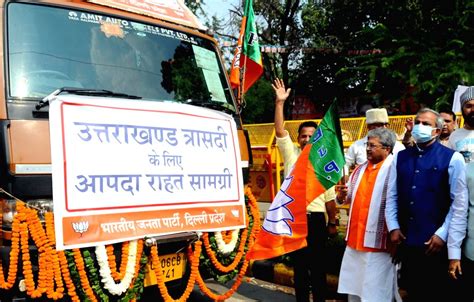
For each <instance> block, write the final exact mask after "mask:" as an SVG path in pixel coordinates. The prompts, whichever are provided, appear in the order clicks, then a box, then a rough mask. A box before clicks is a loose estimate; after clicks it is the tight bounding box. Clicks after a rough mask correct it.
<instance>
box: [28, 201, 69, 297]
mask: <svg viewBox="0 0 474 302" xmlns="http://www.w3.org/2000/svg"><path fill="white" fill-rule="evenodd" d="M25 211H26V222H27V224H28V229H29V230H30V234H31V238H32V239H33V240H34V242H35V244H36V246H37V248H38V252H39V264H40V265H39V272H38V288H39V289H41V292H43V293H44V292H46V296H47V297H48V298H49V299H53V300H59V299H62V298H63V296H64V284H63V280H62V276H61V267H60V264H59V257H58V255H57V252H56V249H55V248H54V245H55V240H54V238H53V240H50V238H51V237H53V236H54V234H52V235H50V236H49V238H48V236H47V232H49V233H51V232H52V231H51V230H50V229H47V230H46V231H45V230H44V229H43V226H42V224H41V221H40V219H39V217H38V212H37V211H36V210H35V209H30V208H27V209H25ZM50 228H51V226H50ZM53 232H54V231H53ZM55 283H56V289H55V288H54V285H55Z"/></svg>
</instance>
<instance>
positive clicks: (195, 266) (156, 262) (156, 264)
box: [151, 240, 202, 302]
mask: <svg viewBox="0 0 474 302" xmlns="http://www.w3.org/2000/svg"><path fill="white" fill-rule="evenodd" d="M201 245H202V243H201V241H199V240H198V241H196V243H195V244H194V256H193V251H192V248H191V246H189V247H188V256H190V259H191V261H190V262H191V274H190V276H189V280H188V285H187V286H186V289H185V290H184V293H183V294H182V295H181V297H180V298H178V299H176V300H175V299H173V297H171V296H170V295H169V293H168V289H167V288H166V284H165V280H164V277H163V272H162V270H161V265H160V259H159V257H158V247H157V246H156V245H153V246H152V247H151V257H152V261H153V271H154V272H155V275H156V280H157V285H158V288H159V289H160V292H161V296H162V297H163V299H164V301H165V302H173V301H179V302H181V301H186V300H187V299H188V297H189V295H190V294H191V292H192V290H193V288H194V283H195V282H196V278H197V276H198V275H199V255H201Z"/></svg>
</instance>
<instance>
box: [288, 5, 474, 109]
mask: <svg viewBox="0 0 474 302" xmlns="http://www.w3.org/2000/svg"><path fill="white" fill-rule="evenodd" d="M473 8H474V1H473V0H455V1H442V2H432V1H421V0H411V1H384V2H379V1H358V0H352V1H348V0H346V1H335V2H334V3H333V4H329V5H325V6H324V7H323V6H321V5H307V6H306V7H305V9H304V10H303V12H304V14H303V18H302V20H303V23H304V25H305V28H307V30H306V31H305V36H306V37H307V38H308V39H310V40H311V41H313V47H326V45H327V44H328V43H327V40H326V39H327V37H337V42H338V44H337V45H335V47H333V50H334V52H337V53H338V55H334V56H333V57H332V58H329V59H328V58H327V55H326V54H322V53H318V52H316V53H310V54H306V55H305V57H304V59H303V60H302V62H303V64H302V66H301V69H300V70H301V71H302V72H298V73H297V77H298V78H299V81H304V79H310V81H311V85H307V86H308V87H309V89H308V92H307V94H308V95H312V94H314V93H316V92H317V91H321V90H323V89H326V90H327V89H329V90H337V91H338V92H339V94H341V95H356V96H359V97H361V96H364V95H382V96H384V97H387V98H390V99H391V100H392V101H397V100H400V99H402V98H403V97H404V96H405V94H406V92H407V90H408V89H409V87H413V88H414V89H413V95H414V97H415V99H416V101H418V102H423V103H425V104H427V105H430V106H438V105H441V104H446V103H449V102H450V101H451V100H452V96H453V92H454V90H455V89H456V87H457V85H458V84H464V85H472V83H473V78H472V77H473V74H474V63H473V62H472V61H471V60H470V59H469V58H472V57H473V50H472V48H471V47H470V45H472V39H473V38H472V37H473V28H472V24H474V22H473V21H474V9H473ZM312 16H319V17H320V20H319V21H314V20H313V18H312ZM318 45H319V46H318ZM357 49H359V50H360V49H362V50H363V49H367V50H371V49H377V50H380V51H381V52H380V53H375V54H371V55H359V56H349V55H348V52H349V50H357ZM325 59H328V60H325ZM314 69H317V72H314ZM321 71H326V72H321ZM336 96H337V95H336Z"/></svg>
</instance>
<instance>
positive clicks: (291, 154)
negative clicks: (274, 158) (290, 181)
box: [276, 131, 336, 212]
mask: <svg viewBox="0 0 474 302" xmlns="http://www.w3.org/2000/svg"><path fill="white" fill-rule="evenodd" d="M276 145H277V146H278V149H279V150H280V154H281V156H282V158H283V164H284V169H285V170H284V175H285V177H286V176H287V175H288V172H289V171H290V170H291V168H292V167H293V165H294V164H295V162H296V160H297V159H298V156H299V155H300V154H301V149H300V148H299V147H298V146H296V145H295V144H294V143H293V141H292V140H291V138H290V135H289V133H288V131H287V132H286V136H284V137H276ZM334 199H336V191H335V188H334V187H331V188H329V189H328V190H327V191H325V192H324V193H323V194H321V195H319V196H318V197H316V199H314V200H313V201H312V202H311V203H310V204H309V205H308V206H307V207H306V210H307V211H308V212H326V206H325V203H326V202H329V201H331V200H334Z"/></svg>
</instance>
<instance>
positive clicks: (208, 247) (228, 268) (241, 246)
mask: <svg viewBox="0 0 474 302" xmlns="http://www.w3.org/2000/svg"><path fill="white" fill-rule="evenodd" d="M247 219H248V218H247ZM247 234H248V229H244V230H243V231H242V235H241V237H240V244H239V248H238V250H237V255H236V256H235V257H234V260H233V261H232V263H230V264H229V265H223V264H222V263H220V262H219V260H218V259H217V257H216V254H215V253H214V251H213V250H212V248H211V245H210V243H209V234H208V233H204V234H203V235H202V241H203V243H204V248H205V249H206V253H207V255H208V256H209V259H210V260H211V262H212V264H213V265H214V267H215V268H216V269H218V270H219V271H220V272H222V273H228V272H231V271H233V270H234V269H235V268H236V267H237V265H239V263H240V260H242V256H243V255H244V253H245V251H244V248H245V243H246V242H247Z"/></svg>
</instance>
